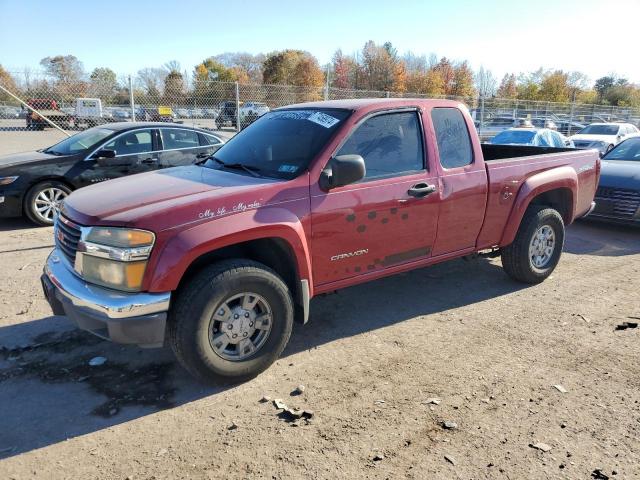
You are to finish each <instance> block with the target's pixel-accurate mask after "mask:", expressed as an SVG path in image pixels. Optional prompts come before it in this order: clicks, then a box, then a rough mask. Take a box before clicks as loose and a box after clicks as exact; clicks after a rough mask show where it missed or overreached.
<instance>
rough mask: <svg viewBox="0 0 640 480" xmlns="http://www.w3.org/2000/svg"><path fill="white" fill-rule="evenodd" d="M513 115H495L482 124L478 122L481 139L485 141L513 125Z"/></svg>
mask: <svg viewBox="0 0 640 480" xmlns="http://www.w3.org/2000/svg"><path fill="white" fill-rule="evenodd" d="M513 122H514V118H513V117H493V118H488V119H486V120H485V121H484V122H482V124H480V122H478V123H477V130H478V136H479V137H480V141H485V140H488V139H490V138H493V137H495V136H496V135H497V134H498V133H500V132H502V131H504V130H507V129H508V128H512V127H513V125H514V124H513Z"/></svg>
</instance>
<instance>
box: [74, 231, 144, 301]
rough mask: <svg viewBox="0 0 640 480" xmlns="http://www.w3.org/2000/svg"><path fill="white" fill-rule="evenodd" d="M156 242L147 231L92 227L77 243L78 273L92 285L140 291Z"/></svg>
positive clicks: (76, 266)
mask: <svg viewBox="0 0 640 480" xmlns="http://www.w3.org/2000/svg"><path fill="white" fill-rule="evenodd" d="M154 242H155V235H154V234H153V233H152V232H148V231H146V230H137V229H127V228H112V227H91V228H89V229H88V231H87V232H86V234H85V235H83V238H82V240H81V241H80V242H79V244H78V254H77V255H76V264H75V268H76V271H77V272H78V273H79V274H80V275H81V276H82V278H84V279H85V280H86V281H87V282H90V283H95V284H97V285H102V286H104V287H109V288H114V289H117V290H124V291H129V292H136V291H139V290H140V288H141V287H142V279H143V277H144V272H145V270H146V268H147V261H148V259H149V255H150V254H151V249H152V248H153V244H154Z"/></svg>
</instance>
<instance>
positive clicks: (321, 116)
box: [308, 112, 340, 128]
mask: <svg viewBox="0 0 640 480" xmlns="http://www.w3.org/2000/svg"><path fill="white" fill-rule="evenodd" d="M308 120H310V121H312V122H313V123H317V124H318V125H321V126H323V127H324V128H331V127H333V126H334V125H335V124H336V123H338V122H339V121H340V120H338V119H337V118H335V117H332V116H331V115H327V114H326V113H322V112H314V113H313V114H312V115H309V118H308Z"/></svg>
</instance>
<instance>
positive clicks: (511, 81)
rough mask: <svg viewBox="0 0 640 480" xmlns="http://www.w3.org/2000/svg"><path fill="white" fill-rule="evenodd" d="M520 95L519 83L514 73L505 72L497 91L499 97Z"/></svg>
mask: <svg viewBox="0 0 640 480" xmlns="http://www.w3.org/2000/svg"><path fill="white" fill-rule="evenodd" d="M517 95H518V84H517V81H516V76H515V75H514V74H513V73H505V75H504V77H502V81H501V82H500V86H499V87H498V91H497V92H496V96H497V97H498V98H516V96H517Z"/></svg>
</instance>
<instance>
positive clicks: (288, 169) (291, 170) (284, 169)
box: [278, 165, 298, 173]
mask: <svg viewBox="0 0 640 480" xmlns="http://www.w3.org/2000/svg"><path fill="white" fill-rule="evenodd" d="M296 170H298V167H297V166H296V165H280V166H279V167H278V171H279V172H285V173H294V172H295V171H296Z"/></svg>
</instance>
